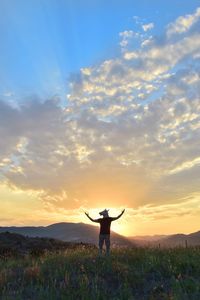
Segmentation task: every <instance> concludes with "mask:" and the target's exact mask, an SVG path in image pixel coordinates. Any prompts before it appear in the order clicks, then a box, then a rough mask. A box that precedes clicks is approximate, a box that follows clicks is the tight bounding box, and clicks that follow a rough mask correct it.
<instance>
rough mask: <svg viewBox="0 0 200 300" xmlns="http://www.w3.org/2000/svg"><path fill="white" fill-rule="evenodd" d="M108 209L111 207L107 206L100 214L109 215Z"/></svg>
mask: <svg viewBox="0 0 200 300" xmlns="http://www.w3.org/2000/svg"><path fill="white" fill-rule="evenodd" d="M108 211H109V209H106V208H105V209H104V210H102V211H101V212H100V213H99V214H100V216H104V217H108Z"/></svg>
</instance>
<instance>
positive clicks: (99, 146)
mask: <svg viewBox="0 0 200 300" xmlns="http://www.w3.org/2000/svg"><path fill="white" fill-rule="evenodd" d="M153 26H154V25H153V24H152V23H150V24H146V25H142V28H143V33H141V32H140V33H136V32H133V31H131V30H130V31H124V32H122V33H120V38H121V42H120V47H121V55H120V56H118V57H116V58H115V59H110V60H106V61H103V62H101V63H99V64H97V65H95V66H91V67H88V68H83V69H81V70H80V72H79V73H78V74H75V75H73V76H71V79H70V83H69V84H70V94H69V95H67V102H66V106H65V107H63V106H60V105H59V101H58V99H49V100H45V101H41V100H40V99H31V100H29V101H27V102H26V103H25V104H22V105H18V107H17V106H15V107H13V106H11V105H10V104H7V103H5V102H2V101H1V102H0V136H1V139H0V170H1V180H2V181H3V182H6V184H8V185H10V186H15V187H17V188H19V189H22V190H32V191H36V192H37V193H39V194H40V197H41V199H42V200H43V203H44V204H45V205H46V207H47V208H48V205H49V206H52V205H54V206H55V207H57V208H65V209H78V208H80V207H98V206H104V205H105V206H117V207H121V206H127V207H130V208H133V209H136V208H137V207H139V206H144V207H145V205H148V204H151V205H158V206H160V205H167V204H169V203H179V205H181V203H182V200H181V199H182V198H183V197H184V196H187V195H190V194H191V193H194V192H199V189H200V188H199V187H200V144H199V139H200V29H199V28H200V9H197V10H196V11H195V12H194V14H192V15H186V16H181V17H179V18H178V19H177V20H175V22H174V23H172V24H169V25H168V26H167V28H166V30H165V32H164V33H163V35H162V36H151V35H150V34H149V31H150V29H152V28H153ZM135 45H137V46H135ZM179 208H180V207H179Z"/></svg>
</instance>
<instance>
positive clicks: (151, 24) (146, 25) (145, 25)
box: [142, 23, 154, 32]
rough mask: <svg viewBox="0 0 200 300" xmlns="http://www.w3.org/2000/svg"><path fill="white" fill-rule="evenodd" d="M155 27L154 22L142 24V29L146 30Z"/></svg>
mask: <svg viewBox="0 0 200 300" xmlns="http://www.w3.org/2000/svg"><path fill="white" fill-rule="evenodd" d="M153 28H154V24H153V23H149V24H144V25H142V29H143V30H144V31H145V32H146V31H148V30H151V29H153Z"/></svg>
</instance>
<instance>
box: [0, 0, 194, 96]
mask: <svg viewBox="0 0 200 300" xmlns="http://www.w3.org/2000/svg"><path fill="white" fill-rule="evenodd" d="M198 4H199V1H197V0H196V1H194V0H193V1H187V0H185V1H183V0H179V1H177V0H175V1H158V0H153V1H148V0H145V1H144V0H142V1H133V0H132V1H130V0H123V1H121V0H117V1H104V0H99V1H94V0H93V1H88V0H85V1H81V0H59V1H57V0H50V1H49V0H29V1H26V0H17V1H16V0H2V1H1V2H0V37H1V46H0V81H1V84H0V95H1V98H5V99H7V100H8V99H10V100H11V101H16V100H18V101H22V99H25V98H28V97H31V96H32V95H38V96H39V97H41V98H43V97H44V98H45V97H51V96H54V95H59V96H60V97H61V98H62V99H65V94H66V93H67V89H68V88H67V82H68V79H69V78H70V76H71V74H73V73H77V72H78V71H79V69H80V68H82V67H87V66H91V65H95V64H97V63H99V62H100V61H102V60H104V59H108V58H112V57H115V56H117V55H118V54H119V52H120V48H119V33H120V32H122V31H124V30H133V31H138V30H140V28H139V25H138V24H137V23H136V21H135V20H134V19H133V17H134V16H138V17H139V18H140V19H139V20H140V22H143V23H150V22H153V23H154V24H155V27H154V29H153V31H154V34H157V35H159V34H161V32H163V30H164V27H165V26H166V25H167V24H168V23H170V22H172V21H173V20H174V19H176V17H177V16H179V15H184V14H186V13H187V14H188V13H192V12H193V11H194V10H195V8H196V7H197V6H198ZM9 96H10V97H9Z"/></svg>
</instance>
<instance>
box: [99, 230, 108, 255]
mask: <svg viewBox="0 0 200 300" xmlns="http://www.w3.org/2000/svg"><path fill="white" fill-rule="evenodd" d="M104 242H105V244H106V254H109V253H110V234H100V235H99V253H100V254H102V249H103V244H104Z"/></svg>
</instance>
